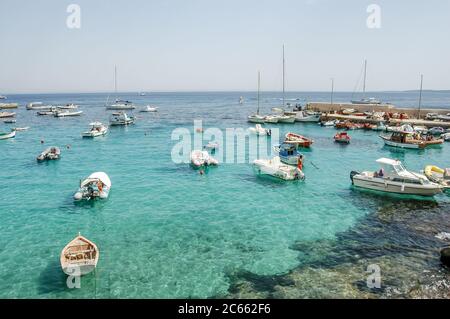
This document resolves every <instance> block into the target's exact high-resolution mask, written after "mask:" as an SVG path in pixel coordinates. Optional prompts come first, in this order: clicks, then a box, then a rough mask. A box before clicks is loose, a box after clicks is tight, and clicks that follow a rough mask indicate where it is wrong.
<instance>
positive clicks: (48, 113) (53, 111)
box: [36, 107, 57, 116]
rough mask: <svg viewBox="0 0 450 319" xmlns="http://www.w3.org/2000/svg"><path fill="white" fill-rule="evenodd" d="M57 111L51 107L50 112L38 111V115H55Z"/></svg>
mask: <svg viewBox="0 0 450 319" xmlns="http://www.w3.org/2000/svg"><path fill="white" fill-rule="evenodd" d="M56 111H57V109H56V107H51V108H50V109H48V110H43V111H38V112H37V113H36V114H37V115H39V116H46V115H55V113H56Z"/></svg>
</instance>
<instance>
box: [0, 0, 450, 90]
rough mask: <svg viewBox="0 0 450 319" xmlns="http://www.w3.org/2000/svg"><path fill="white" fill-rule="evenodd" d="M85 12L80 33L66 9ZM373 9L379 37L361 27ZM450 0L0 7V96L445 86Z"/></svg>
mask: <svg viewBox="0 0 450 319" xmlns="http://www.w3.org/2000/svg"><path fill="white" fill-rule="evenodd" d="M71 3H76V4H79V5H80V6H81V10H82V11H81V29H80V30H70V29H68V28H67V27H66V18H67V16H68V13H66V8H67V6H68V5H69V4H71ZM371 3H376V4H379V5H380V6H381V10H382V11H381V18H382V21H381V23H382V25H381V29H369V28H367V26H366V19H367V17H368V15H369V14H368V13H366V9H367V6H368V5H369V4H371ZM449 34H450V1H448V0H430V1H419V0H417V1H407V0H395V1H392V0H386V1H376V0H371V1H365V0H342V1H336V0H281V1H275V0H272V1H268V0H240V1H238V0H227V1H223V0H221V1H219V0H146V1H144V0H128V1H125V0H114V1H109V0H71V1H65V0H40V1H31V0H0V41H1V42H0V47H1V49H0V93H25V92H95V91H108V90H112V88H113V69H114V65H115V64H117V66H118V72H119V90H120V91H178V90H182V91H202V90H209V91H214V90H218V91H227V90H255V87H256V74H257V70H258V69H260V70H261V72H262V89H264V90H281V69H282V68H281V65H282V62H281V49H282V45H283V44H285V45H286V62H287V71H286V77H287V80H286V82H287V90H290V91H296V90H299V91H311V90H313V91H326V90H329V87H330V78H331V77H334V78H335V81H336V84H335V85H336V90H339V91H353V89H354V87H355V84H356V82H357V79H358V77H359V75H360V72H361V67H362V63H363V60H364V58H367V59H368V63H369V69H368V80H367V86H368V90H404V89H416V88H418V86H419V74H420V73H424V75H425V85H424V87H425V88H426V89H450V40H449Z"/></svg>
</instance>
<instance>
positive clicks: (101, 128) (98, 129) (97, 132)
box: [81, 122, 108, 137]
mask: <svg viewBox="0 0 450 319" xmlns="http://www.w3.org/2000/svg"><path fill="white" fill-rule="evenodd" d="M90 126H91V129H90V130H89V131H87V132H83V133H81V136H82V137H98V136H103V135H106V133H108V127H107V126H105V125H103V124H102V123H100V122H93V123H91V124H90Z"/></svg>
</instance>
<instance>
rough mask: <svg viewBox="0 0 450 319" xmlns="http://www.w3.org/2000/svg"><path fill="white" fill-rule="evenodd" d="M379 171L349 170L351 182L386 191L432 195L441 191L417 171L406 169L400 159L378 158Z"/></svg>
mask: <svg viewBox="0 0 450 319" xmlns="http://www.w3.org/2000/svg"><path fill="white" fill-rule="evenodd" d="M377 163H379V164H381V166H382V169H381V170H380V172H368V171H366V172H362V173H359V172H355V171H353V172H351V174H350V178H351V180H352V184H353V185H354V186H356V187H360V188H365V189H371V190H376V191H381V192H387V193H397V194H408V195H421V196H434V195H436V194H439V193H441V192H442V187H441V186H440V185H438V184H436V183H433V182H430V181H429V180H428V178H427V177H426V176H424V175H422V174H419V173H413V172H409V171H407V170H406V169H405V168H404V166H403V165H402V163H401V162H400V161H396V160H392V159H387V158H380V159H378V160H377Z"/></svg>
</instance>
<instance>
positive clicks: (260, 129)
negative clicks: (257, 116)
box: [248, 124, 271, 136]
mask: <svg viewBox="0 0 450 319" xmlns="http://www.w3.org/2000/svg"><path fill="white" fill-rule="evenodd" d="M248 131H249V133H250V134H255V135H258V136H265V135H269V136H270V135H271V131H270V130H268V129H265V128H263V127H262V126H261V124H256V125H255V127H249V128H248Z"/></svg>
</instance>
